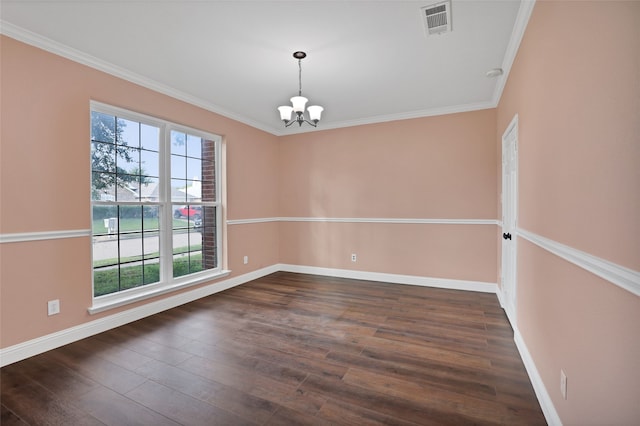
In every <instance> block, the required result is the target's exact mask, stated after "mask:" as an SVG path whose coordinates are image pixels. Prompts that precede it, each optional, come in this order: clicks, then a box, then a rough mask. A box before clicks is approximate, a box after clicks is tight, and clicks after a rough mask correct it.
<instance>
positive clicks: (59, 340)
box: [0, 264, 498, 367]
mask: <svg viewBox="0 0 640 426" xmlns="http://www.w3.org/2000/svg"><path fill="white" fill-rule="evenodd" d="M278 271H284V272H297V273H302V274H314V275H325V276H330V277H339V278H351V279H356V280H368V281H380V282H387V283H394V284H409V285H417V286H425V287H437V288H447V289H453V290H467V291H478V292H483V293H497V291H498V286H497V285H496V284H495V283H488V282H481V281H463V280H450V279H444V278H429V277H420V276H415V275H398V274H386V273H381V272H365V271H354V270H349V269H334V268H319V267H315V266H299V265H288V264H275V265H271V266H268V267H265V268H262V269H258V270H256V271H253V272H249V273H247V274H244V275H240V276H237V277H232V278H229V279H226V280H223V281H217V282H215V283H213V284H210V285H207V286H204V287H199V288H197V289H194V290H191V291H187V292H184V293H180V294H177V295H175V296H171V297H167V298H165V299H161V300H158V301H155V302H151V303H147V304H145V305H142V306H139V307H136V308H132V309H128V310H126V311H122V312H118V313H117V314H113V315H109V316H107V317H103V318H100V319H97V320H94V321H89V322H86V323H84V324H80V325H77V326H75V327H71V328H67V329H65V330H61V331H58V332H55V333H51V334H48V335H46V336H42V337H38V338H35V339H32V340H29V341H26V342H23V343H18V344H17V345H13V346H9V347H7V348H4V349H0V367H4V366H5V365H9V364H13V363H14V362H18V361H21V360H23V359H26V358H29V357H31V356H34V355H38V354H40V353H43V352H46V351H49V350H51V349H55V348H58V347H60V346H64V345H67V344H69V343H72V342H75V341H77V340H81V339H84V338H87V337H90V336H93V335H95V334H98V333H102V332H105V331H107V330H111V329H112V328H116V327H120V326H122V325H125V324H128V323H130V322H133V321H137V320H139V319H142V318H145V317H148V316H150V315H154V314H157V313H159V312H162V311H166V310H167V309H171V308H175V307H176V306H180V305H184V304H185V303H189V302H192V301H194V300H197V299H200V298H203V297H206V296H210V295H212V294H214V293H218V292H220V291H223V290H227V289H229V288H232V287H235V286H238V285H240V284H244V283H246V282H249V281H252V280H255V279H258V278H261V277H263V276H265V275H269V274H272V273H274V272H278Z"/></svg>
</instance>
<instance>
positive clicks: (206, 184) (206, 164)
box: [201, 160, 216, 201]
mask: <svg viewBox="0 0 640 426" xmlns="http://www.w3.org/2000/svg"><path fill="white" fill-rule="evenodd" d="M202 168H203V170H202V191H201V196H202V201H216V178H215V176H216V174H215V169H214V165H213V162H212V161H204V160H203V161H202Z"/></svg>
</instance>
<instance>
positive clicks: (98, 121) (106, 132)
mask: <svg viewBox="0 0 640 426" xmlns="http://www.w3.org/2000/svg"><path fill="white" fill-rule="evenodd" d="M91 140H94V141H98V142H110V143H116V118H115V117H114V116H112V115H108V114H103V113H101V112H95V111H91Z"/></svg>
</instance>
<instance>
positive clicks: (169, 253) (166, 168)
mask: <svg viewBox="0 0 640 426" xmlns="http://www.w3.org/2000/svg"><path fill="white" fill-rule="evenodd" d="M160 139H161V141H160V144H161V149H160V185H161V188H160V190H161V191H160V197H161V198H160V200H161V202H162V209H161V210H162V222H161V223H162V229H161V232H160V259H161V260H160V266H161V268H162V272H161V276H160V281H161V282H163V283H168V282H170V281H171V280H172V278H173V232H172V228H173V212H172V210H173V209H172V204H171V138H170V129H169V126H167V125H164V126H162V129H161V131H160Z"/></svg>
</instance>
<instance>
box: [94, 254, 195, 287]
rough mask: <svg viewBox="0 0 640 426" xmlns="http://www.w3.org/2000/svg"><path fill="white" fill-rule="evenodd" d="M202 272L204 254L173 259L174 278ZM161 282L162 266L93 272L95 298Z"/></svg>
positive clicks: (132, 266) (141, 266)
mask: <svg viewBox="0 0 640 426" xmlns="http://www.w3.org/2000/svg"><path fill="white" fill-rule="evenodd" d="M200 271H202V253H197V254H192V255H191V256H184V257H178V258H174V259H173V276H174V277H180V276H183V275H187V274H193V273H195V272H200ZM159 281H160V264H159V263H148V264H145V265H131V266H124V267H122V268H120V270H118V268H112V269H103V270H97V271H95V270H94V271H93V295H94V297H98V296H103V295H105V294H110V293H115V292H117V291H122V290H127V289H130V288H135V287H140V286H143V285H147V284H152V283H157V282H159Z"/></svg>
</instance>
